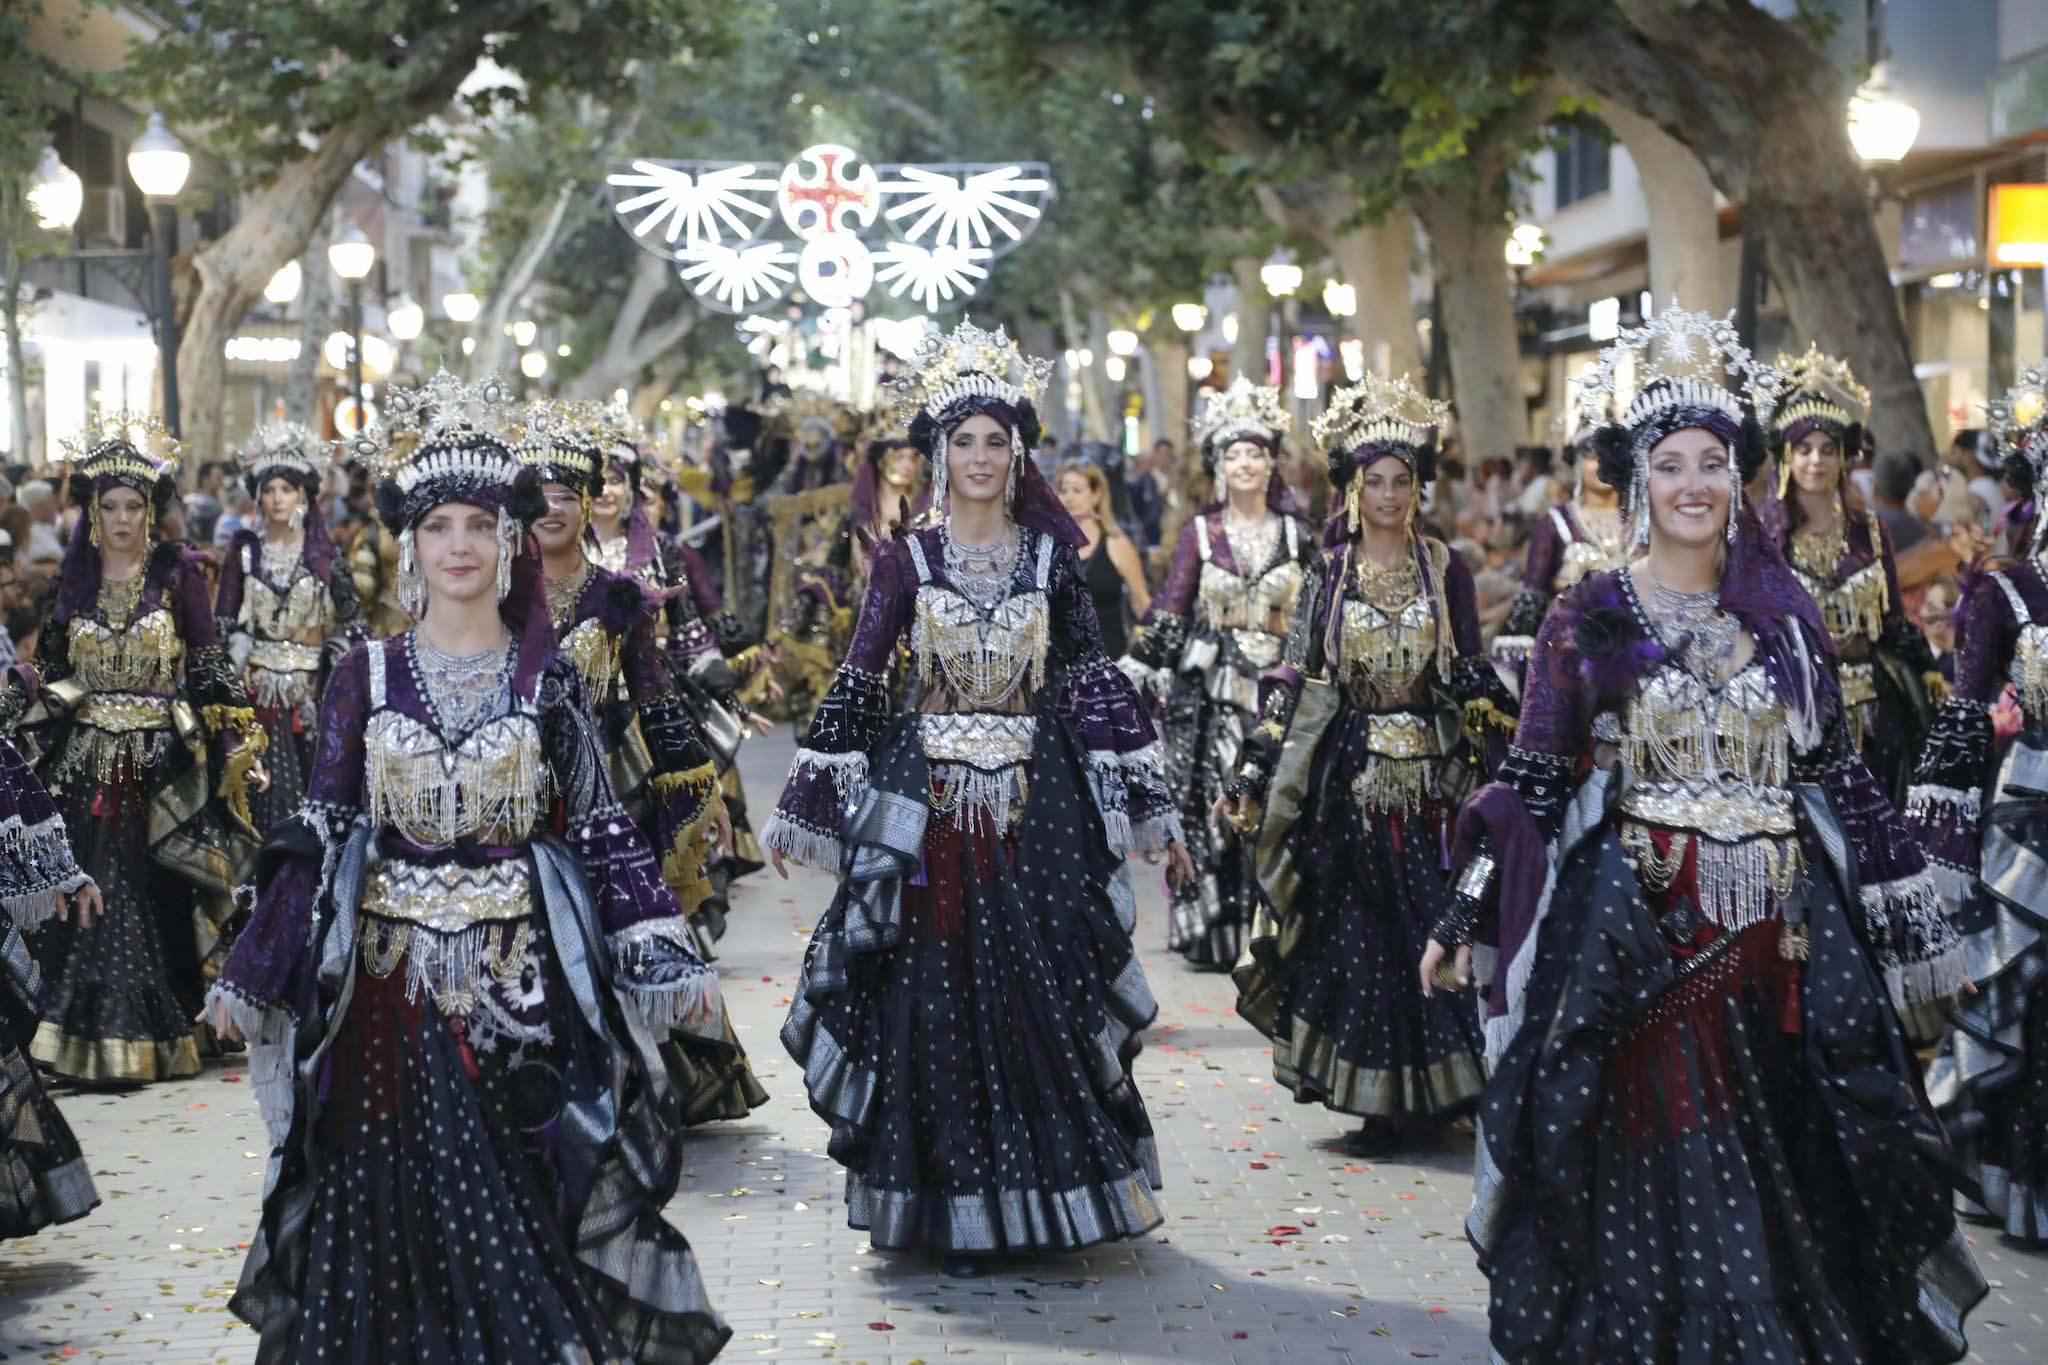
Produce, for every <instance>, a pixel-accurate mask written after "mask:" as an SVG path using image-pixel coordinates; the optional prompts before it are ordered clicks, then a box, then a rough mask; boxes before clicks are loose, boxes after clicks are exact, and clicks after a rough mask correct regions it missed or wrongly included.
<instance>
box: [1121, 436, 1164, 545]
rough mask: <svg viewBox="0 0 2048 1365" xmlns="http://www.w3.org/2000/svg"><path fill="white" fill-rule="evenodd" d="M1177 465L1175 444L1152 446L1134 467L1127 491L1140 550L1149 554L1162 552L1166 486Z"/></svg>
mask: <svg viewBox="0 0 2048 1365" xmlns="http://www.w3.org/2000/svg"><path fill="white" fill-rule="evenodd" d="M1173 465H1174V458H1173V442H1171V441H1167V440H1158V441H1154V442H1153V443H1152V450H1151V453H1150V454H1148V455H1146V456H1145V457H1144V458H1143V459H1141V460H1139V461H1138V463H1137V464H1136V465H1135V466H1133V467H1132V469H1131V473H1130V477H1128V478H1126V479H1125V480H1124V487H1125V488H1126V489H1127V490H1128V491H1129V492H1130V495H1131V515H1132V516H1133V517H1135V518H1136V519H1137V522H1138V530H1139V538H1140V541H1141V542H1142V543H1141V544H1140V546H1139V548H1140V549H1141V550H1143V551H1145V552H1146V553H1148V554H1149V553H1150V552H1151V551H1153V550H1156V549H1158V548H1159V529H1160V522H1161V519H1162V518H1163V517H1164V516H1165V515H1166V483H1167V480H1168V479H1169V478H1170V477H1171V471H1172V469H1173Z"/></svg>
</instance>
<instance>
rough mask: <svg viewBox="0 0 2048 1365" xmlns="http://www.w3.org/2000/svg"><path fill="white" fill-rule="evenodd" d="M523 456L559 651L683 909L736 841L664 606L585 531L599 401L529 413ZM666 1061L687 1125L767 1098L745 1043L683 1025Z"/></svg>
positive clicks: (693, 903)
mask: <svg viewBox="0 0 2048 1365" xmlns="http://www.w3.org/2000/svg"><path fill="white" fill-rule="evenodd" d="M525 426H526V430H525V433H524V436H523V440H522V443H521V445H520V448H519V452H518V453H519V458H520V461H521V462H522V463H524V464H527V465H529V466H531V467H532V468H533V469H534V470H536V471H537V472H538V473H539V474H540V477H541V492H542V494H543V495H544V496H545V497H546V499H547V511H546V514H545V515H543V516H542V517H541V518H540V519H539V520H538V521H536V522H534V524H533V535H534V540H535V542H536V543H537V544H538V546H539V548H540V560H541V573H542V575H543V577H544V578H545V580H546V584H547V605H548V617H549V620H550V621H551V622H552V623H553V626H554V630H555V640H556V647H557V648H558V649H559V650H560V651H561V653H562V654H563V655H564V656H566V657H567V658H568V659H570V660H571V661H573V662H574V663H575V665H576V669H577V672H578V673H579V674H580V675H581V677H582V679H583V690H584V694H585V695H586V696H587V697H588V698H589V699H590V704H591V707H592V709H593V710H594V711H595V712H596V713H597V717H598V720H599V722H600V723H601V724H602V725H603V728H604V745H605V752H606V754H607V755H608V756H609V759H610V765H611V773H612V788H613V793H614V794H615V795H616V796H617V797H618V801H619V805H620V807H621V808H622V809H624V810H625V811H626V813H627V814H629V815H631V816H632V817H633V822H634V823H635V824H636V825H638V826H639V828H640V831H641V833H642V834H643V835H644V836H645V837H646V839H647V841H648V844H649V845H650V846H651V847H652V848H653V850H654V852H655V856H656V857H657V858H658V859H659V860H660V864H661V875H662V879H663V880H664V881H666V882H667V883H668V885H669V889H670V890H672V891H674V892H675V895H676V900H677V902H678V903H679V904H680V905H681V906H682V908H683V913H684V914H685V915H688V914H690V913H691V912H692V911H694V910H695V909H696V908H697V907H698V906H700V905H702V904H703V902H704V900H705V898H706V897H708V896H709V895H710V894H711V885H710V883H709V882H708V881H707V880H706V879H705V876H704V867H705V863H706V861H707V860H708V859H709V858H711V857H712V856H714V855H715V854H716V853H717V851H718V848H719V846H720V845H721V844H723V843H724V842H725V840H727V839H728V838H730V837H731V826H730V824H728V823H727V821H726V816H725V803H724V802H723V801H721V800H720V799H719V793H718V770H717V768H716V767H715V766H714V765H713V764H712V762H711V754H710V752H709V751H708V750H707V749H706V748H705V747H704V742H703V739H702V737H701V736H700V735H699V734H698V733H697V725H696V722H695V721H694V720H693V719H692V718H691V716H690V713H689V711H688V710H686V709H685V708H684V706H683V704H682V701H681V699H680V698H678V697H677V696H676V694H675V689H674V688H673V686H671V684H670V681H669V677H668V673H667V670H665V669H664V668H663V667H662V664H661V658H660V656H659V654H658V653H657V652H656V650H655V645H654V616H655V612H656V609H657V604H656V602H655V601H654V600H652V599H651V598H650V597H649V596H648V595H647V594H645V593H644V592H643V590H642V588H641V587H640V585H639V584H638V583H636V582H634V581H633V580H632V579H630V578H626V577H624V576H622V575H620V574H614V573H611V572H609V571H608V570H605V569H600V568H598V567H597V566H596V565H594V564H592V563H591V562H590V558H589V556H588V554H587V553H586V551H585V545H586V541H585V538H584V534H583V533H584V529H585V527H586V525H587V524H588V520H589V509H590V503H591V500H592V498H593V497H594V496H595V494H596V491H597V488H598V485H599V483H600V481H601V476H602V468H603V464H604V438H605V434H606V426H605V417H604V413H603V411H602V409H600V408H598V407H597V405H596V404H594V403H570V404H565V403H555V402H546V401H543V402H538V403H533V404H529V405H528V407H527V409H526V419H525ZM662 1057H663V1060H664V1061H665V1062H666V1063H667V1064H668V1071H669V1080H670V1082H671V1085H672V1087H673V1088H674V1090H675V1092H676V1095H677V1097H678V1099H679V1100H680V1101H681V1105H682V1115H683V1122H684V1123H686V1124H694V1123H703V1122H707V1121H709V1120H712V1119H735V1118H744V1117H746V1115H747V1113H748V1111H749V1110H751V1109H754V1108H756V1107H758V1106H759V1105H761V1104H762V1103H764V1102H765V1101H766V1100H767V1098H768V1096H767V1092H765V1091H763V1090H762V1089H761V1086H760V1082H758V1081H757V1080H755V1079H754V1074H753V1072H752V1070H751V1069H749V1067H748V1066H747V1059H746V1054H745V1053H744V1052H742V1051H741V1050H740V1046H739V1040H738V1038H737V1037H736V1036H735V1035H734V1034H733V1032H732V1026H731V1024H730V1023H728V1024H727V1025H726V1029H725V1036H724V1037H723V1038H722V1039H718V1040H705V1039H699V1038H696V1037H693V1036H692V1035H690V1034H688V1033H677V1034H674V1035H672V1036H671V1037H670V1038H668V1039H666V1040H664V1041H663V1044H662Z"/></svg>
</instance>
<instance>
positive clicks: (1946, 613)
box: [1920, 574, 1962, 683]
mask: <svg viewBox="0 0 2048 1365" xmlns="http://www.w3.org/2000/svg"><path fill="white" fill-rule="evenodd" d="M1961 600H1962V590H1961V589H1960V588H1958V587H1957V586H1956V581H1955V579H1953V578H1950V577H1948V576H1947V575H1945V574H1944V575H1943V576H1942V577H1940V578H1937V579H1935V580H1934V581H1933V582H1932V583H1929V584H1928V585H1927V591H1926V592H1925V593H1923V594H1921V597H1920V629H1921V631H1922V632H1923V633H1925V634H1926V636H1927V643H1928V644H1929V645H1932V646H1933V647H1934V658H1935V661H1936V662H1937V663H1939V664H1940V665H1941V676H1942V677H1944V678H1946V679H1948V680H1949V682H1950V683H1953V682H1955V680H1956V622H1955V610H1956V603H1957V602H1959V601H1961Z"/></svg>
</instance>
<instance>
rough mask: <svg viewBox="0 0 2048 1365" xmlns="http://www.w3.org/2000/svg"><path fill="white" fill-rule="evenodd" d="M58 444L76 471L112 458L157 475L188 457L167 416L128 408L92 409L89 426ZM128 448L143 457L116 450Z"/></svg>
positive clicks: (84, 471) (86, 425) (80, 471)
mask: <svg viewBox="0 0 2048 1365" xmlns="http://www.w3.org/2000/svg"><path fill="white" fill-rule="evenodd" d="M58 444H59V448H60V449H62V450H63V452H64V459H65V461H66V462H67V463H68V464H70V466H71V469H72V472H73V473H86V472H90V471H88V470H87V469H86V468H85V467H86V466H87V465H105V464H107V463H108V462H109V461H112V462H113V463H117V464H121V465H124V466H133V469H134V471H135V472H137V473H140V474H144V475H146V476H147V477H150V478H155V477H157V476H158V475H160V474H163V473H164V472H166V471H168V470H175V469H177V467H178V465H179V464H180V463H181V462H182V461H183V460H184V458H185V445H184V442H182V441H180V440H179V439H178V438H177V437H175V436H173V435H171V430H170V428H169V427H167V426H165V425H164V422H163V418H161V417H158V416H157V415H156V414H155V413H153V412H134V411H131V410H130V409H127V408H121V409H118V410H116V411H113V412H88V413H87V414H86V415H85V425H84V426H82V427H80V428H79V431H78V434H77V435H76V436H72V437H69V438H67V439H66V440H64V441H61V442H59V443H58ZM124 447H125V448H126V449H128V450H132V451H133V452H134V453H135V455H136V456H138V457H139V458H140V463H138V462H137V461H135V460H131V459H128V458H126V457H125V456H121V455H118V454H117V453H116V452H117V451H119V450H120V449H121V448H124Z"/></svg>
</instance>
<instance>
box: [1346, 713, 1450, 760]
mask: <svg viewBox="0 0 2048 1365" xmlns="http://www.w3.org/2000/svg"><path fill="white" fill-rule="evenodd" d="M1365 747H1366V751H1367V752H1368V753H1371V754H1373V755H1374V756H1376V757H1379V758H1437V757H1440V756H1442V754H1443V751H1444V749H1443V742H1442V740H1441V739H1440V738H1439V737H1438V735H1437V729H1436V723H1435V722H1434V721H1432V720H1430V719H1429V718H1428V717H1426V716H1418V715H1416V714H1415V713H1414V712H1412V711H1390V712H1388V713H1386V714H1385V715H1373V716H1367V717H1366V718H1365Z"/></svg>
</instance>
